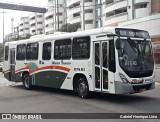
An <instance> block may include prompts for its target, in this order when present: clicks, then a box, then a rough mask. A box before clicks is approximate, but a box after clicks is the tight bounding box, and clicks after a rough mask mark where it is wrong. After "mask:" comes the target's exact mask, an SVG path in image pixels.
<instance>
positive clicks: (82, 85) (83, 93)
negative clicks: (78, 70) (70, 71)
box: [77, 77, 90, 98]
mask: <svg viewBox="0 0 160 122" xmlns="http://www.w3.org/2000/svg"><path fill="white" fill-rule="evenodd" d="M77 92H78V95H79V96H80V97H81V98H88V97H89V96H90V93H89V88H88V84H87V81H86V79H85V78H83V77H81V78H79V80H78V83H77Z"/></svg>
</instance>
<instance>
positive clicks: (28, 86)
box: [22, 71, 32, 90]
mask: <svg viewBox="0 0 160 122" xmlns="http://www.w3.org/2000/svg"><path fill="white" fill-rule="evenodd" d="M22 82H23V86H24V87H25V89H27V90H30V89H32V83H31V81H30V75H29V72H27V71H24V72H23V73H22Z"/></svg>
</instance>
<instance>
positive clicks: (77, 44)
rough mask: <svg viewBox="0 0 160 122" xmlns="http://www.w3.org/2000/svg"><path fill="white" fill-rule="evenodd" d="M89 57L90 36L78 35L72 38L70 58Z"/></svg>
mask: <svg viewBox="0 0 160 122" xmlns="http://www.w3.org/2000/svg"><path fill="white" fill-rule="evenodd" d="M89 57H90V37H80V38H74V39H73V45H72V58H73V59H89Z"/></svg>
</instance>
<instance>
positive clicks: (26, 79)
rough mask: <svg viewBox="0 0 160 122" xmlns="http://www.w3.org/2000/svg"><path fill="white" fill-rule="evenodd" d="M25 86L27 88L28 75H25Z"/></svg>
mask: <svg viewBox="0 0 160 122" xmlns="http://www.w3.org/2000/svg"><path fill="white" fill-rule="evenodd" d="M24 82H25V87H26V88H29V77H25V81H24Z"/></svg>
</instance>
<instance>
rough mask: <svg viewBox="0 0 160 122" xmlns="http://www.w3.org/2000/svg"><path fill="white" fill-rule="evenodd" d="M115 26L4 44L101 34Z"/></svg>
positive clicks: (11, 43)
mask: <svg viewBox="0 0 160 122" xmlns="http://www.w3.org/2000/svg"><path fill="white" fill-rule="evenodd" d="M115 28H118V27H103V28H98V29H91V30H85V31H78V32H72V33H63V32H60V33H59V34H50V35H41V36H38V35H37V36H33V37H32V38H30V39H26V40H19V41H12V42H6V43H5V45H16V44H24V43H32V42H38V41H46V40H47V41H49V40H50V41H51V40H59V39H65V38H66V39H67V38H74V37H83V36H90V35H95V34H101V33H110V34H114V33H115ZM126 29H127V28H126ZM128 29H129V28H128ZM130 29H131V28H130Z"/></svg>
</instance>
